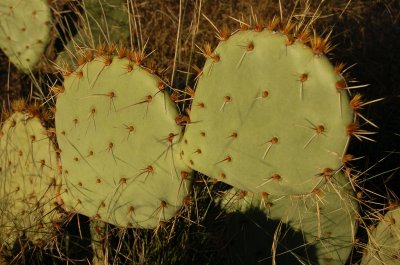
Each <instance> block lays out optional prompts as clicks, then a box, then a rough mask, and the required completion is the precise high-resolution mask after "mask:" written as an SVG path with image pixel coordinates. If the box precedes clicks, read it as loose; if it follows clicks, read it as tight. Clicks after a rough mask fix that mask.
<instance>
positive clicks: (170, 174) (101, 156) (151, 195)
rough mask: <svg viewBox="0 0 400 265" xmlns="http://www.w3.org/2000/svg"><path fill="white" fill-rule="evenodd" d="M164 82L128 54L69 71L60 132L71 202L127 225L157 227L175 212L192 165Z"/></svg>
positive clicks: (79, 208) (65, 193) (58, 119)
mask: <svg viewBox="0 0 400 265" xmlns="http://www.w3.org/2000/svg"><path fill="white" fill-rule="evenodd" d="M164 85H165V84H164V83H163V81H162V80H161V79H159V78H158V77H157V76H155V75H153V74H151V73H150V72H149V71H148V70H146V69H144V68H143V67H141V66H138V65H136V64H134V63H132V62H131V61H130V60H128V59H127V58H121V59H119V58H117V57H114V58H113V57H110V56H98V57H96V58H94V59H93V60H92V61H90V62H88V63H85V64H83V65H81V66H80V67H79V68H78V69H77V70H76V71H75V72H72V73H71V74H69V76H66V77H65V82H64V89H63V91H62V93H60V94H59V95H58V99H57V105H56V106H57V112H56V129H57V140H58V143H59V146H60V149H61V162H62V167H63V180H64V183H65V185H66V186H65V188H66V189H65V190H64V191H62V198H63V201H64V203H65V206H66V207H67V208H69V209H72V210H74V211H77V212H79V213H82V214H84V215H87V216H89V217H92V218H95V219H100V220H102V221H105V222H107V223H111V224H115V225H119V226H124V227H141V228H154V227H156V226H158V225H159V224H160V223H162V222H165V221H167V220H169V219H170V218H172V217H173V216H175V214H176V212H177V211H178V210H179V208H180V207H181V205H182V203H183V199H184V198H185V196H186V195H187V193H188V189H189V187H188V185H189V178H190V173H189V172H190V169H189V168H188V167H187V166H186V165H185V164H184V163H183V162H182V161H181V160H180V159H179V155H178V151H177V149H176V143H177V141H178V140H179V139H180V137H181V128H180V127H179V126H178V125H177V124H176V122H175V118H176V116H177V115H178V113H177V110H176V108H175V105H174V104H173V103H172V102H171V101H169V97H168V95H166V94H165V93H166V92H164Z"/></svg>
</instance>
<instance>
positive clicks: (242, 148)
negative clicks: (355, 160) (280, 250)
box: [181, 30, 354, 195]
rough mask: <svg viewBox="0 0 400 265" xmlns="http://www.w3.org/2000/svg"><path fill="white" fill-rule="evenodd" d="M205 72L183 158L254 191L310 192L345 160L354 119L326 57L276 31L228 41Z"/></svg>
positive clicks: (242, 34) (207, 172) (247, 34)
mask: <svg viewBox="0 0 400 265" xmlns="http://www.w3.org/2000/svg"><path fill="white" fill-rule="evenodd" d="M204 53H205V54H206V55H207V56H208V57H210V58H209V59H207V61H206V64H205V66H204V69H203V72H202V74H201V76H200V77H199V80H198V84H197V88H196V91H195V93H196V95H195V97H194V100H193V102H192V106H191V114H190V119H191V122H190V124H189V125H188V126H187V128H186V132H185V135H184V139H183V144H182V149H181V156H182V157H183V159H184V161H185V162H186V163H187V164H188V165H190V166H191V167H192V168H193V169H195V170H197V171H200V172H201V173H203V174H205V175H207V176H210V177H213V178H217V179H219V180H221V181H224V182H226V183H228V184H230V185H232V186H234V187H237V188H240V189H244V190H249V191H252V192H254V193H259V192H263V191H264V192H267V193H269V194H275V195H287V194H307V193H309V192H311V191H312V190H313V189H314V188H315V187H318V186H319V185H320V184H321V183H322V182H323V179H324V178H325V177H326V176H329V175H332V174H333V173H334V171H335V170H337V169H338V168H340V167H341V166H342V162H341V159H342V156H343V154H344V152H345V149H346V146H347V142H348V140H349V135H348V134H349V133H348V132H347V130H346V129H347V126H348V125H349V124H351V123H352V121H353V116H354V115H353V113H352V111H351V108H350V105H349V99H348V96H347V91H345V89H343V86H344V85H345V82H344V80H343V78H342V77H341V76H340V75H339V74H336V73H335V69H334V67H333V66H332V65H331V64H330V62H329V61H328V59H327V58H326V57H325V56H324V55H316V54H314V53H313V50H312V49H311V48H310V47H308V46H306V45H304V44H302V43H301V42H299V41H296V42H295V43H294V44H292V45H287V37H286V36H285V35H283V34H280V33H274V32H271V31H268V30H264V31H261V32H255V31H239V32H237V33H235V34H234V35H232V36H231V37H230V38H229V39H228V40H226V41H222V42H221V43H220V44H219V46H218V47H217V49H216V50H215V52H214V53H212V54H209V53H210V52H207V51H205V52H204Z"/></svg>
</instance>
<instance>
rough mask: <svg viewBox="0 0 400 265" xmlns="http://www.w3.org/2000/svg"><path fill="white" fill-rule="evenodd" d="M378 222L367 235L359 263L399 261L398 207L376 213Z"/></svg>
mask: <svg viewBox="0 0 400 265" xmlns="http://www.w3.org/2000/svg"><path fill="white" fill-rule="evenodd" d="M377 217H378V220H380V221H379V223H378V225H377V226H376V227H375V228H374V230H373V231H372V232H371V235H370V236H369V242H368V246H367V248H366V249H365V254H364V256H363V259H362V261H361V265H382V264H385V265H395V264H399V263H400V208H399V207H397V208H394V209H391V210H389V211H388V212H387V213H386V214H385V215H381V214H378V215H377Z"/></svg>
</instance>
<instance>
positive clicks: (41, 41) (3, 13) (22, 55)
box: [0, 0, 52, 73]
mask: <svg viewBox="0 0 400 265" xmlns="http://www.w3.org/2000/svg"><path fill="white" fill-rule="evenodd" d="M51 19H52V18H51V11H50V7H49V5H48V1H47V0H20V1H14V0H3V1H1V3H0V48H1V49H2V50H3V51H4V52H5V53H6V54H7V55H8V57H9V58H10V60H11V62H12V63H14V64H15V65H16V66H17V67H18V68H20V69H21V70H22V71H23V72H25V73H29V72H31V71H32V70H33V68H34V67H35V65H36V64H37V63H38V62H39V59H40V57H41V56H42V54H43V52H44V50H45V48H46V46H47V44H48V42H49V40H50V29H51V25H50V24H51Z"/></svg>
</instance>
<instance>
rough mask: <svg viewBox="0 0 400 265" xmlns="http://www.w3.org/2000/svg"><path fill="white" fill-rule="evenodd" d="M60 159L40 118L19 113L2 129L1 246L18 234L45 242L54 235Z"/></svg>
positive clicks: (11, 243)
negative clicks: (58, 161) (58, 159)
mask: <svg viewBox="0 0 400 265" xmlns="http://www.w3.org/2000/svg"><path fill="white" fill-rule="evenodd" d="M57 185H59V178H58V177H57V159H56V153H55V150H54V147H53V144H52V142H51V141H50V140H49V138H48V136H47V131H46V129H45V128H44V127H43V126H42V125H41V122H40V120H39V119H38V118H37V117H32V116H31V115H30V114H29V113H28V112H24V113H22V112H16V113H14V114H13V115H12V116H11V117H10V118H8V119H7V120H6V121H5V122H4V124H3V127H2V128H1V131H0V249H2V248H3V247H5V248H6V249H11V248H12V247H13V244H14V243H15V242H16V240H17V239H18V238H19V237H24V238H25V239H28V240H30V241H32V242H33V243H38V244H39V243H43V242H45V241H46V240H47V239H48V238H50V237H51V236H54V233H53V232H54V229H53V221H56V220H57V218H58V213H57V211H56V210H55V208H56V206H55V197H56V189H57Z"/></svg>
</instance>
